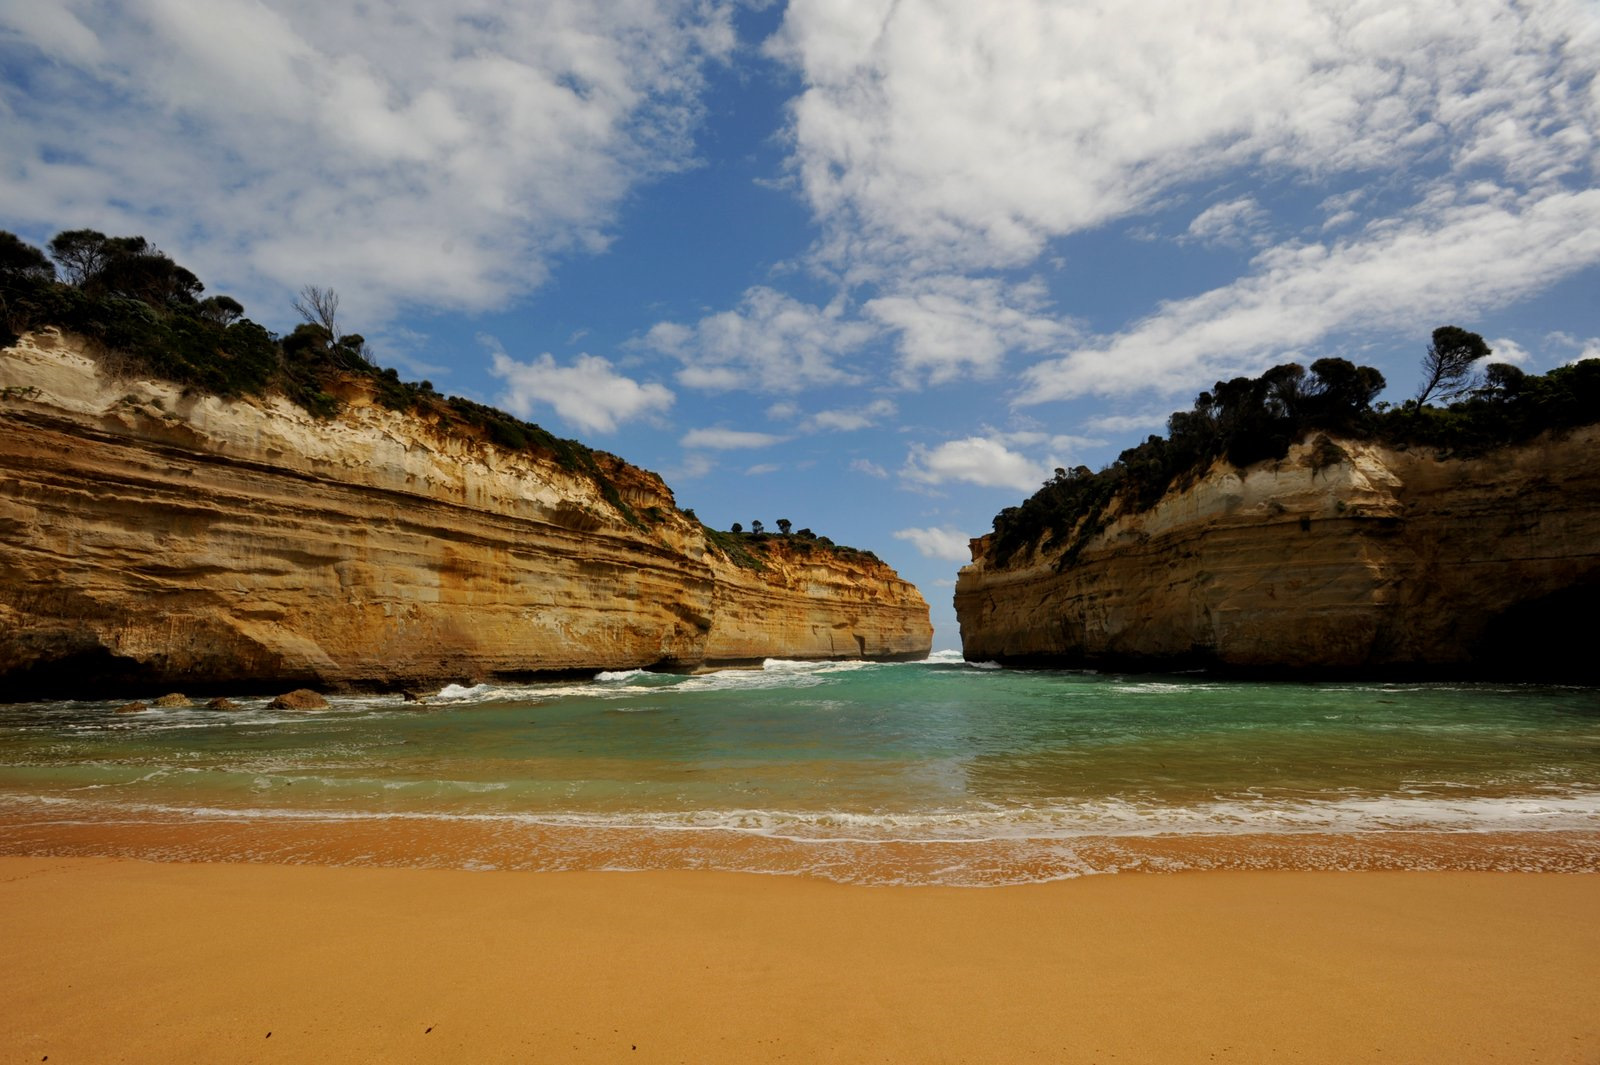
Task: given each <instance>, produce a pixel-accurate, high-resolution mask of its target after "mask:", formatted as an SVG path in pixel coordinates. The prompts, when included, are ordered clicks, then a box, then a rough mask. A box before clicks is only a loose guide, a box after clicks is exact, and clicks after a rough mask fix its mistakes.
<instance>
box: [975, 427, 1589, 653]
mask: <svg viewBox="0 0 1600 1065" xmlns="http://www.w3.org/2000/svg"><path fill="white" fill-rule="evenodd" d="M1597 442H1600V426H1590V427H1588V428H1584V429H1579V430H1576V431H1574V432H1572V433H1570V434H1568V435H1566V436H1565V437H1562V438H1552V437H1550V436H1545V437H1541V438H1539V439H1537V440H1535V441H1533V442H1531V443H1527V444H1523V445H1519V446H1516V447H1507V448H1502V449H1500V450H1497V451H1494V452H1492V453H1490V454H1488V455H1486V456H1483V457H1479V458H1474V459H1466V460H1452V459H1441V458H1439V457H1437V456H1436V455H1435V453H1434V452H1432V451H1431V450H1430V449H1423V448H1419V449H1412V450H1394V449H1390V448H1386V447H1383V446H1379V445H1376V444H1372V443H1362V442H1357V441H1350V440H1343V441H1338V442H1337V443H1338V445H1339V446H1338V447H1337V448H1330V447H1329V446H1328V444H1327V442H1326V440H1324V441H1323V442H1322V443H1321V446H1318V445H1316V444H1314V443H1313V442H1312V441H1309V440H1308V441H1303V442H1301V443H1300V444H1298V445H1296V446H1294V447H1292V448H1291V449H1290V452H1289V455H1288V457H1287V458H1286V459H1284V460H1283V461H1281V462H1268V463H1259V464H1257V465H1255V466H1252V467H1250V468H1248V469H1246V470H1243V471H1240V470H1236V469H1234V468H1232V467H1231V466H1228V465H1227V464H1226V463H1219V464H1217V465H1215V466H1213V467H1212V468H1211V470H1210V471H1209V472H1208V473H1206V474H1205V475H1204V476H1202V477H1200V478H1199V479H1198V480H1197V481H1196V482H1195V483H1194V484H1192V485H1190V486H1189V487H1188V488H1186V489H1183V490H1181V491H1169V492H1168V493H1167V494H1166V495H1165V496H1164V497H1163V498H1162V499H1161V501H1160V502H1159V503H1158V504H1157V505H1156V506H1155V507H1154V508H1153V509H1151V510H1149V511H1146V512H1143V513H1128V512H1126V511H1124V512H1120V513H1119V512H1114V513H1113V515H1112V520H1111V521H1110V522H1109V524H1108V525H1107V526H1106V527H1105V528H1104V530H1103V531H1101V532H1100V533H1099V534H1098V535H1096V536H1094V537H1092V538H1091V539H1089V540H1088V541H1087V542H1086V543H1085V545H1084V547H1083V549H1082V550H1081V553H1079V554H1078V556H1077V558H1076V559H1075V560H1073V561H1071V562H1070V563H1067V564H1063V565H1061V566H1060V567H1059V571H1058V565H1057V563H1058V562H1059V561H1060V560H1061V558H1062V552H1061V550H1059V549H1057V550H1042V549H1041V550H1035V551H1033V552H1022V553H1019V554H1018V555H1017V556H1016V557H1014V558H1012V559H1010V560H1009V561H1008V563H1007V564H1006V565H1004V566H996V565H994V564H993V563H992V561H991V558H990V549H991V546H992V545H991V543H990V538H989V537H984V538H982V539H979V540H975V541H973V561H972V564H971V565H969V566H967V567H965V568H963V569H962V571H961V574H960V577H959V579H958V580H957V583H956V613H957V616H958V618H959V619H960V623H961V637H962V644H963V648H964V651H965V654H966V656H967V658H968V659H971V660H985V659H988V660H997V661H1000V662H1002V663H1007V664H1012V665H1065V666H1103V667H1108V668H1151V669H1173V668H1190V667H1208V668H1221V669H1223V670H1232V671H1238V672H1246V673H1249V672H1258V673H1288V674H1308V673H1309V674H1327V675H1363V676H1365V675H1375V676H1376V675H1460V676H1473V675H1499V676H1526V677H1529V678H1533V679H1544V680H1548V679H1556V678H1561V677H1568V678H1575V679H1582V680H1593V679H1596V678H1597V676H1600V670H1597V667H1596V664H1595V656H1594V654H1593V650H1592V646H1591V645H1592V636H1593V633H1594V631H1595V622H1594V612H1595V608H1596V596H1597V593H1600V452H1597V449H1596V445H1597ZM1330 459H1332V460H1333V461H1331V462H1330V461H1329V460H1330ZM1319 463H1327V464H1325V465H1320V466H1319Z"/></svg>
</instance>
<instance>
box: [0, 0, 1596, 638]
mask: <svg viewBox="0 0 1600 1065" xmlns="http://www.w3.org/2000/svg"><path fill="white" fill-rule="evenodd" d="M0 69H3V71H4V75H3V77H0V103H3V106H4V107H5V108H6V109H7V114H8V121H7V122H6V123H5V124H4V125H3V126H0V156H3V159H4V162H3V163H0V182H3V186H0V188H3V195H0V228H4V229H9V230H11V231H14V232H16V233H17V234H18V235H19V236H21V237H23V238H24V239H26V240H28V241H30V242H32V243H35V244H38V245H40V246H42V245H43V244H44V243H45V242H47V241H48V240H49V238H50V237H51V236H52V235H53V234H54V233H56V232H58V231H61V230H64V229H73V228H83V227H88V228H94V229H98V230H101V231H103V232H106V233H108V234H113V235H132V234H139V235H142V236H145V237H147V238H149V239H150V240H151V241H152V242H153V243H155V244H156V245H158V246H159V247H160V248H161V249H162V250H163V251H165V252H166V253H167V254H169V255H171V256H172V257H173V258H174V259H175V260H177V261H178V262H180V263H182V264H183V265H185V266H187V267H188V268H190V269H191V270H193V271H194V272H195V273H196V274H197V275H199V276H200V278H201V279H202V280H204V281H205V282H206V284H207V286H208V289H207V291H208V293H212V294H226V295H230V296H233V297H234V298H236V299H238V300H239V301H241V302H242V303H243V304H244V305H245V308H246V313H247V314H248V315H249V316H250V317H252V318H254V319H255V320H257V321H259V322H261V323H262V324H263V325H266V326H268V327H269V328H273V329H276V330H279V331H287V330H288V329H289V328H292V326H293V324H294V322H295V321H296V316H295V313H294V310H293V308H292V306H291V301H292V299H293V297H294V295H295V293H296V292H297V291H298V290H299V289H300V288H301V287H302V286H304V285H308V284H314V285H321V286H327V287H331V288H333V289H335V290H336V291H337V292H338V293H339V294H340V296H341V300H342V313H341V317H342V324H343V326H344V328H346V329H348V330H349V331H352V332H358V333H361V334H363V335H364V336H366V337H367V338H368V341H369V343H370V346H371V350H372V352H373V354H374V356H375V358H376V359H377V361H378V362H379V363H381V364H383V365H385V366H393V367H395V368H396V369H397V370H399V371H400V373H401V374H402V376H404V377H406V378H408V379H415V380H422V379H428V380H431V381H433V382H434V383H435V384H436V386H437V387H438V388H439V390H440V391H442V392H446V393H455V394H459V395H463V396H466V397H469V398H472V399H475V400H478V401H481V402H486V403H491V404H494V405H496V406H500V407H503V408H505V409H507V410H509V411H511V412H513V413H515V414H517V415H518V416H520V417H524V418H528V419H530V420H532V421H535V422H538V423H539V424H541V425H543V426H545V427H547V428H549V429H550V430H551V431H552V432H555V433H558V434H559V435H562V436H570V437H576V438H577V439H579V440H582V441H583V442H584V443H586V444H588V445H590V446H593V447H597V448H602V449H604V450H606V451H610V452H614V453H615V454H617V455H619V456H621V457H622V458H624V459H626V460H627V461H629V462H632V463H635V464H637V465H639V466H643V467H646V468H649V469H651V470H654V471H656V472H659V473H660V474H661V475H662V476H663V477H664V478H665V480H666V481H667V483H668V484H669V485H670V486H671V487H672V489H673V491H674V493H675V494H676V496H677V498H678V503H679V505H680V506H683V507H686V508H692V509H694V510H695V511H696V513H697V514H698V515H699V516H700V517H701V518H702V519H703V520H705V521H706V522H708V523H709V524H711V525H714V526H716V527H718V528H727V527H729V526H730V525H731V524H732V523H733V522H741V523H743V524H745V525H747V526H748V525H749V524H750V522H751V521H752V520H756V519H759V520H761V521H763V522H764V523H765V524H767V526H768V527H773V526H775V525H776V523H777V521H778V519H780V518H782V519H788V520H791V521H792V522H793V523H794V525H795V526H796V527H810V528H812V529H813V530H815V531H816V532H817V533H818V534H819V535H826V536H828V537H830V538H832V539H834V540H836V541H838V542H840V543H846V544H850V545H853V546H857V547H862V548H867V549H870V550H872V551H874V552H875V553H877V554H878V555H879V556H880V557H882V558H883V559H884V560H885V561H886V562H888V563H889V564H890V565H892V566H894V567H895V569H896V570H898V571H899V572H900V573H901V575H902V576H904V577H905V578H906V579H907V580H910V581H912V582H913V583H915V584H916V585H917V586H918V587H919V588H920V589H921V590H922V592H923V594H924V596H925V597H926V598H927V599H928V601H929V604H930V607H931V608H932V611H933V620H934V625H935V629H936V632H935V637H934V646H935V648H939V649H946V650H959V647H958V645H959V632H958V630H957V627H956V624H955V616H954V611H953V608H952V606H951V603H950V593H951V591H952V589H953V585H954V578H955V573H956V571H957V569H959V567H960V566H961V565H963V564H964V563H965V561H966V558H967V554H966V544H967V540H968V539H969V538H971V537H974V536H978V535H981V534H983V533H984V532H986V531H988V529H989V525H990V521H991V520H992V518H993V516H994V515H995V513H996V512H998V511H999V510H1000V509H1001V508H1003V507H1006V506H1011V505H1015V504H1016V503H1018V502H1019V501H1020V500H1022V499H1023V498H1025V497H1026V496H1027V495H1029V494H1031V493H1032V492H1033V491H1034V490H1035V489H1036V488H1037V487H1038V486H1039V484H1040V483H1041V482H1042V481H1044V480H1045V479H1047V478H1048V477H1049V476H1050V475H1051V472H1052V471H1053V469H1054V468H1055V467H1057V466H1076V465H1080V464H1081V465H1086V466H1089V467H1091V468H1096V469H1098V468H1100V467H1102V466H1104V465H1106V464H1107V463H1108V462H1110V461H1112V460H1113V459H1114V458H1115V457H1116V456H1117V454H1118V453H1119V452H1121V451H1122V450H1123V449H1125V448H1127V447H1129V446H1131V445H1133V444H1136V443H1138V442H1139V441H1141V440H1143V439H1144V438H1145V437H1146V436H1147V435H1148V434H1150V433H1155V432H1161V431H1162V429H1163V426H1164V423H1165V419H1166V416H1167V414H1168V413H1170V412H1171V411H1173V410H1177V409H1181V408H1185V407H1187V406H1188V405H1189V403H1190V401H1191V400H1192V399H1193V397H1194V395H1195V393H1197V392H1198V391H1200V390H1202V389H1205V388H1208V387H1209V386H1210V385H1211V384H1212V383H1213V382H1214V381H1216V380H1218V379H1225V378H1229V377H1233V376H1236V375H1239V374H1255V373H1259V372H1260V371H1261V370H1262V369H1264V368H1265V367H1267V366H1270V365H1273V364H1275V363H1281V362H1287V361H1297V362H1301V363H1309V362H1311V361H1313V360H1314V359H1316V358H1319V357H1322V356H1340V357H1344V358H1348V359H1350V360H1351V361H1352V362H1356V363H1361V364H1367V365H1372V366H1375V367H1377V368H1378V369H1379V370H1380V371H1382V373H1383V374H1384V375H1385V377H1386V378H1387V380H1388V390H1387V391H1386V392H1385V393H1384V394H1383V396H1382V397H1380V398H1382V399H1386V400H1389V401H1390V402H1398V401H1400V400H1403V399H1405V398H1407V397H1409V396H1411V395H1413V394H1415V391H1416V387H1417V384H1418V379H1419V369H1418V368H1419V363H1420V359H1421V356H1422V354H1423V352H1424V350H1425V348H1426V346H1427V344H1428V339H1429V336H1430V334H1431V332H1432V330H1433V329H1434V328H1435V327H1437V326H1440V325H1445V324H1453V325H1458V326H1460V327H1462V328H1465V329H1469V330H1471V331H1474V332H1477V333H1480V334H1482V335H1483V337H1484V338H1485V339H1486V340H1487V341H1488V343H1489V345H1490V346H1491V348H1493V349H1494V357H1495V358H1496V359H1497V360H1503V361H1508V362H1512V363H1514V364H1516V365H1519V366H1521V367H1523V368H1524V369H1526V370H1528V371H1530V372H1542V371H1545V370H1549V369H1551V368H1553V367H1555V366H1559V365H1562V364H1565V363H1568V362H1571V361H1574V360H1576V359H1579V358H1587V357H1596V356H1600V300H1597V299H1596V298H1595V294H1596V291H1597V288H1600V188H1597V187H1596V186H1597V185H1600V182H1597V181H1596V177H1597V169H1600V166H1597V163H1600V88H1597V86H1600V78H1597V74H1600V16H1597V15H1596V13H1595V11H1594V9H1593V7H1592V5H1590V4H1586V3H1583V2H1581V0H1551V2H1549V3H1544V4H1540V5H1538V6H1537V7H1536V8H1534V9H1524V8H1521V7H1519V6H1517V5H1514V4H1512V3H1511V2H1510V0H1461V2H1459V3H1453V2H1446V0H1427V2H1424V0H1417V2H1411V3H1407V4H1404V5H1401V6H1399V7H1389V8H1385V9H1382V10H1373V11H1371V12H1361V11H1355V10H1352V9H1351V8H1350V7H1349V5H1346V4H1339V3H1332V2H1324V3H1307V4H1305V5H1302V6H1299V7H1294V8H1284V7H1283V6H1282V5H1277V4H1271V3H1267V2H1265V0H1259V2H1256V3H1253V4H1247V5H1245V6H1244V7H1243V8H1240V9H1238V13H1237V14H1236V15H1235V17H1232V18H1229V19H1217V18H1216V17H1214V16H1212V15H1211V14H1210V13H1208V12H1206V11H1204V10H1202V9H1198V8H1193V9H1189V8H1180V9H1177V10H1165V9H1164V10H1162V11H1161V13H1160V17H1151V15H1150V12H1149V11H1147V10H1146V9H1145V8H1144V7H1143V6H1142V5H1138V4H1135V5H1125V6H1123V7H1121V8H1116V9H1114V10H1104V11H1090V10H1081V9H1078V8H1076V7H1074V6H1071V5H1059V4H1051V3H1047V2H1045V0H1005V2H1000V3H994V4H986V5H981V6H978V5H949V6H947V5H940V4H934V3H931V2H924V3H911V2H906V3H893V2H891V0H867V2H861V0H790V2H787V3H784V2H777V3H770V4H761V3H739V2H733V0H703V2H702V0H650V2H641V3H639V4H634V5H628V6H626V7H624V8H621V9H618V8H615V7H609V6H608V7H605V8H600V7H597V6H593V5H585V4H577V3H572V2H570V0H544V2H535V3H512V2H510V0H485V2H484V3H482V4H479V5H476V7H475V8H474V10H473V12H472V13H471V14H470V15H467V14H460V15H457V14H452V13H441V12H438V11H435V10H433V9H431V8H429V7H427V6H425V5H421V4H417V3H414V2H412V0H395V2H394V3H391V4H389V5H386V6H383V7H381V8H375V7H368V8H365V9H363V11H362V12H361V13H360V14H356V13H353V12H351V11H346V10H342V9H339V8H337V7H336V6H333V5H323V6H322V7H320V8H317V7H301V6H298V5H294V4H292V3H290V2H288V0H265V2H260V3H258V2H255V0H249V2H246V0H211V2H208V3H205V4H198V3H189V4H185V3H181V2H180V3H169V4H156V3H154V2H152V0H133V2H130V3H127V4H122V5H116V6H115V7H113V8H107V7H104V6H100V5H94V4H91V3H89V2H88V0H63V2H61V3H57V4H48V5H42V4H36V5H21V4H18V5H11V6H10V7H7V8H5V9H4V10H0Z"/></svg>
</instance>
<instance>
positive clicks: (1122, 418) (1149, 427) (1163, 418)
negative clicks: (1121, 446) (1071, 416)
mask: <svg viewBox="0 0 1600 1065" xmlns="http://www.w3.org/2000/svg"><path fill="white" fill-rule="evenodd" d="M1168 417H1169V413H1167V412H1163V413H1160V414H1157V413H1155V412H1154V411H1151V412H1149V413H1146V414H1100V415H1096V416H1095V417H1093V418H1090V419H1089V420H1088V421H1086V422H1084V423H1083V427H1084V428H1085V429H1087V430H1089V431H1090V432H1091V433H1113V434H1116V435H1121V434H1123V433H1131V432H1145V431H1149V432H1152V433H1157V432H1161V431H1162V430H1163V429H1165V428H1166V427H1167V418H1168Z"/></svg>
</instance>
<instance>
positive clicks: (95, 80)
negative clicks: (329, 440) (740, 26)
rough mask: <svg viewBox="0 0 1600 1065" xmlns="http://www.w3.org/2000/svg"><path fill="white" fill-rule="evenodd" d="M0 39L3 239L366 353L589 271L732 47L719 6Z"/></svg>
mask: <svg viewBox="0 0 1600 1065" xmlns="http://www.w3.org/2000/svg"><path fill="white" fill-rule="evenodd" d="M7 37H9V38H10V40H9V41H7V40H6V38H7ZM0 42H4V45H5V47H6V51H7V54H8V70H9V71H11V76H8V77H7V78H6V79H5V80H4V81H3V82H0V111H3V112H4V113H5V115H6V119H5V121H4V122H0V190H3V196H0V201H3V202H4V203H5V217H6V220H7V221H8V222H9V223H10V224H11V225H12V226H14V227H32V228H37V229H41V230H45V229H49V228H70V227H74V226H84V225H87V226H92V227H94V228H99V229H102V230H106V231H108V232H112V233H128V232H136V233H142V234H144V235H146V236H148V237H150V238H152V239H153V240H155V241H156V242H157V243H159V244H160V245H161V246H162V247H163V248H165V249H166V250H167V251H168V252H169V253H171V254H172V255H173V256H174V257H175V258H177V259H178V260H179V261H180V262H183V263H185V264H186V265H188V266H189V267H191V268H192V269H194V270H195V271H196V272H197V273H199V274H200V275H201V276H203V277H205V278H207V279H208V280H209V281H210V282H211V283H212V284H213V285H216V286H219V287H222V288H225V289H228V290H231V291H233V292H234V293H235V294H237V295H240V296H242V297H246V298H247V300H248V298H250V297H255V298H258V299H260V300H262V301H263V302H267V303H281V304H282V307H281V310H280V308H277V307H270V306H255V307H251V308H250V309H251V312H252V313H253V314H254V315H255V316H257V317H260V318H263V319H264V320H266V321H269V322H270V321H272V320H273V318H274V312H275V311H278V312H279V313H282V314H284V315H285V316H286V312H287V310H288V306H287V302H288V301H287V293H290V292H293V291H294V290H296V289H298V288H299V287H300V286H301V285H302V284H305V283H307V282H313V283H318V284H324V285H330V286H332V287H335V288H337V289H338V290H339V291H340V292H341V293H342V294H343V296H344V303H345V311H346V313H347V315H348V316H349V318H350V321H351V323H352V324H353V325H356V326H358V327H360V328H364V329H367V330H369V331H374V330H375V329H376V327H377V326H378V325H379V324H381V323H382V321H383V320H384V319H385V318H386V317H387V316H388V315H390V314H391V313H392V312H394V311H395V310H396V309H397V308H398V307H399V306H400V305H403V304H407V305H421V306H428V307H439V308H466V309H481V308H486V307H493V306H498V305H501V304H503V303H504V302H505V301H506V300H507V299H509V298H510V297H512V296H513V295H515V294H517V293H519V292H523V291H526V290H527V289H529V288H531V287H533V286H536V285H537V284H539V283H540V281H541V280H542V279H543V278H544V276H545V275H546V273H547V272H548V270H549V268H550V266H551V263H552V262H553V261H554V260H555V259H556V258H558V257H560V256H562V255H565V254H570V253H588V252H594V251H597V250H600V249H602V248H604V247H605V245H606V242H607V240H608V236H607V228H608V227H609V226H610V224H611V223H612V221H613V213H614V211H615V209H616V206H617V205H618V204H619V203H620V202H621V200H622V199H623V197H625V196H626V195H627V193H628V192H629V190H630V189H632V188H634V187H635V186H637V185H638V183H640V182H641V181H644V180H647V179H649V178H650V177H651V176H653V175H658V174H661V173H664V172H668V171H672V170H675V169H679V168H681V167H682V166H683V165H685V164H686V163H687V162H688V161H689V157H690V149H691V144H690V140H689V134H690V132H691V131H692V129H693V127H694V124H695V123H696V121H697V119H698V115H699V106H700V105H699V101H698V94H699V92H700V90H701V88H702V80H703V79H702V73H701V71H702V68H703V66H704V64H705V63H706V62H707V60H708V58H711V57H721V56H724V55H726V54H728V53H729V51H730V49H731V48H732V44H733V33H732V29H731V23H730V19H729V14H728V11H727V9H726V6H725V5H723V4H720V3H717V2H716V0H654V2H651V0H636V2H629V3H617V4H603V5H602V4H572V3H565V2H558V0H518V2H515V3H513V2H511V0H478V2H476V3H474V4H472V5H471V6H470V7H467V8H463V7H461V6H460V5H454V6H452V5H444V6H438V5H434V6H428V5H417V4H405V3H399V2H395V0H377V2H374V3H368V4H361V5H350V4H310V3H305V2H301V0H207V2H206V3H203V4H202V3H189V2H181V0H128V2H126V3H118V4H104V3H98V2H95V0H51V2H50V3H43V4H39V3H12V4H5V5H3V6H0ZM24 70H25V71H26V76H25V77H24V76H18V75H19V74H20V72H22V71H24Z"/></svg>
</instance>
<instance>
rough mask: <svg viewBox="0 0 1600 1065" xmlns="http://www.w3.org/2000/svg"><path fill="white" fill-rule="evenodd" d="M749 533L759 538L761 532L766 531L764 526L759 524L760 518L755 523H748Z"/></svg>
mask: <svg viewBox="0 0 1600 1065" xmlns="http://www.w3.org/2000/svg"><path fill="white" fill-rule="evenodd" d="M750 531H751V532H752V533H754V534H755V535H757V536H760V535H761V534H762V533H763V532H765V531H766V526H765V525H762V524H761V519H760V518H757V519H756V520H755V521H752V522H751V523H750Z"/></svg>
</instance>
